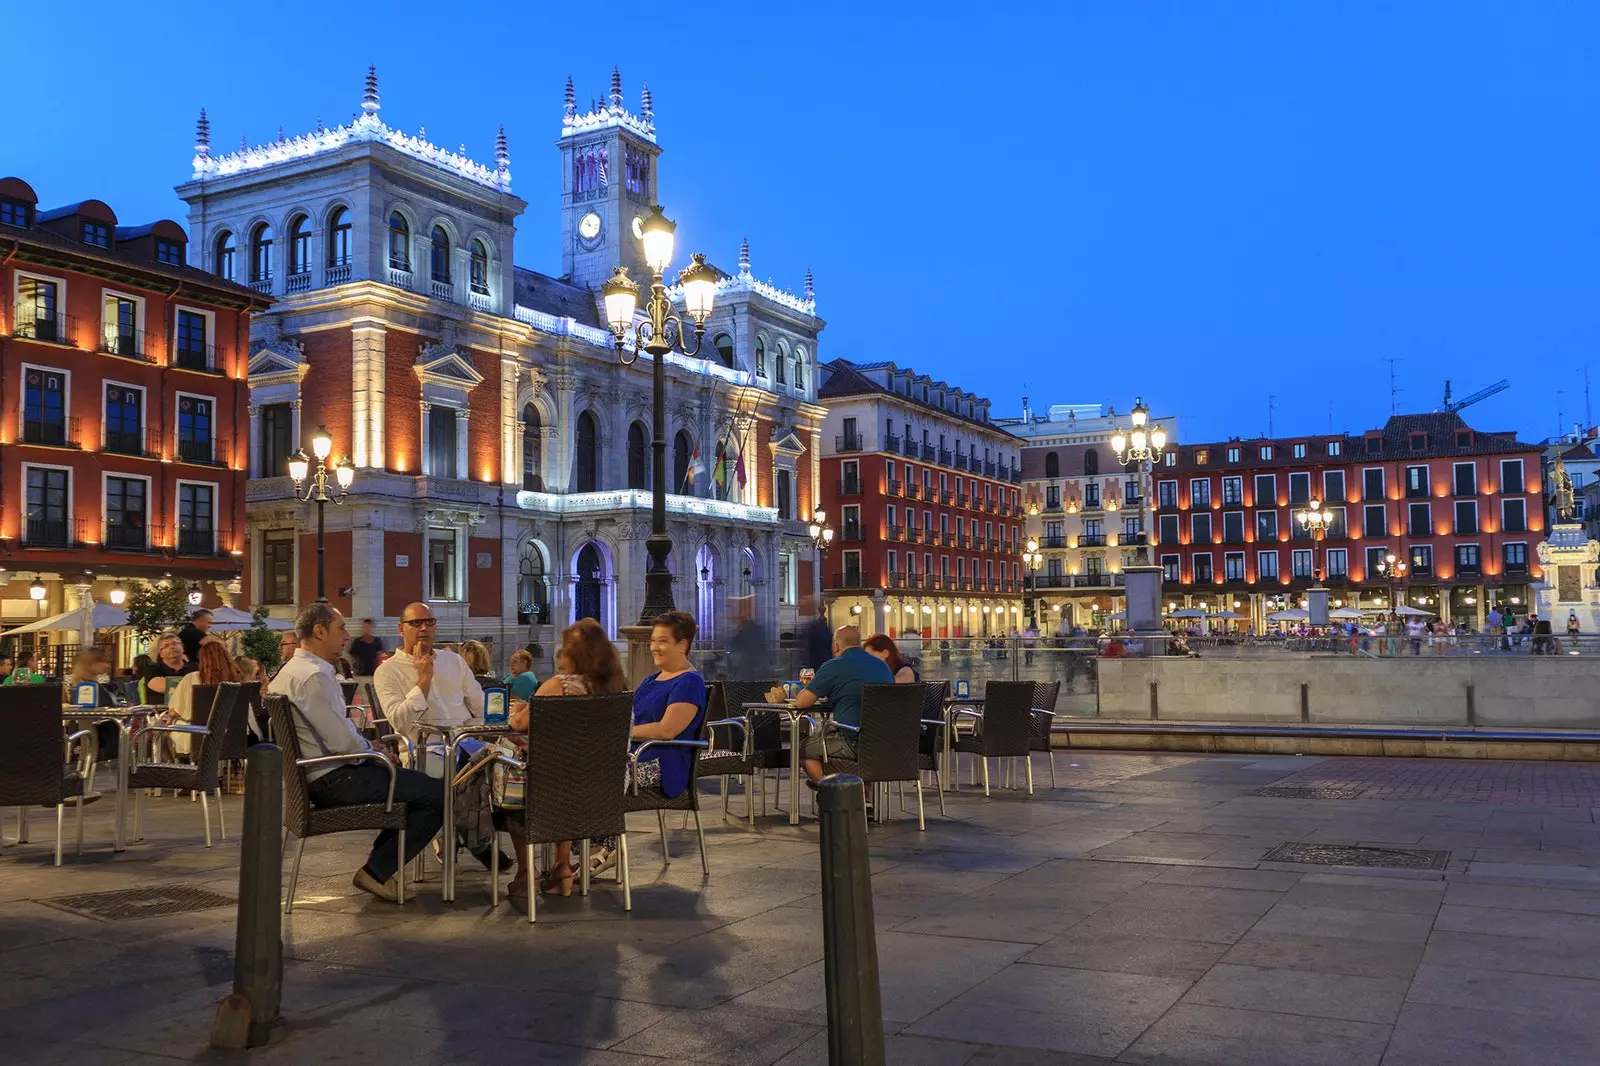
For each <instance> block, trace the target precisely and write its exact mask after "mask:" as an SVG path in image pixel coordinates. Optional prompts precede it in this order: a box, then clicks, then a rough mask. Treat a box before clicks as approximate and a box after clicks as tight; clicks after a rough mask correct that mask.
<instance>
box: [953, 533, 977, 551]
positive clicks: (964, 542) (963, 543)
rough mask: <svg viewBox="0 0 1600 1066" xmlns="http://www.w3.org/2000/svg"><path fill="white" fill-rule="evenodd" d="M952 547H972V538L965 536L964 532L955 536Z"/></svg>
mask: <svg viewBox="0 0 1600 1066" xmlns="http://www.w3.org/2000/svg"><path fill="white" fill-rule="evenodd" d="M953 547H956V548H971V547H972V538H971V537H969V536H967V535H965V534H962V535H960V536H958V537H956V539H955V544H954V545H953Z"/></svg>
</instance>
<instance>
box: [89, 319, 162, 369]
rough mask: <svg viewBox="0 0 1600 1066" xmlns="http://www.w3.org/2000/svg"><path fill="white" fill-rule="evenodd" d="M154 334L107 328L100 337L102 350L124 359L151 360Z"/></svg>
mask: <svg viewBox="0 0 1600 1066" xmlns="http://www.w3.org/2000/svg"><path fill="white" fill-rule="evenodd" d="M152 339H153V338H152V336H151V334H149V333H144V332H139V331H132V332H128V331H123V330H119V329H116V328H111V329H107V330H106V332H105V333H104V334H103V335H102V336H101V338H100V350H101V351H102V352H104V353H106V354H107V355H117V356H121V357H122V358H124V359H138V360H141V361H142V362H146V363H148V362H150V361H151V354H150V353H151V351H152V349H153V345H152V344H151V341H152Z"/></svg>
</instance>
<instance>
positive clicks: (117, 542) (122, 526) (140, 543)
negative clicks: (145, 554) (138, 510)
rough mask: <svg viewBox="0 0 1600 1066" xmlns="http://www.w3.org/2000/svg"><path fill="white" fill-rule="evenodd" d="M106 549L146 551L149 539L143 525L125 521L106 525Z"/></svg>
mask: <svg viewBox="0 0 1600 1066" xmlns="http://www.w3.org/2000/svg"><path fill="white" fill-rule="evenodd" d="M106 547H108V548H114V549H116V550H118V551H137V552H142V551H148V550H149V548H150V537H149V534H148V531H147V530H146V528H145V525H144V523H142V522H140V523H138V524H134V523H131V522H127V521H122V522H107V523H106Z"/></svg>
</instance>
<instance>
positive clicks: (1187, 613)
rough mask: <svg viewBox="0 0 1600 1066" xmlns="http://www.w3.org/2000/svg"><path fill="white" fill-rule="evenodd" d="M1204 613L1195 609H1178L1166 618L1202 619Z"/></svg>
mask: <svg viewBox="0 0 1600 1066" xmlns="http://www.w3.org/2000/svg"><path fill="white" fill-rule="evenodd" d="M1205 616H1206V613H1205V612H1204V611H1202V610H1200V609H1199V608H1197V607H1180V608H1178V609H1177V610H1176V611H1171V612H1169V613H1168V614H1167V617H1168V618H1204V617H1205Z"/></svg>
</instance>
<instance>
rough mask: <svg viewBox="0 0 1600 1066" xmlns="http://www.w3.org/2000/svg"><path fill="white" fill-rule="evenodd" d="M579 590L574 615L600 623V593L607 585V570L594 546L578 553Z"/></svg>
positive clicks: (586, 545) (585, 546) (585, 547)
mask: <svg viewBox="0 0 1600 1066" xmlns="http://www.w3.org/2000/svg"><path fill="white" fill-rule="evenodd" d="M577 578H578V589H577V596H576V597H575V598H574V600H573V604H572V613H573V615H574V616H575V617H577V618H593V619H594V620H595V621H597V622H598V621H600V591H601V587H602V586H603V585H604V583H605V568H604V567H603V566H602V565H601V563H600V553H599V552H598V551H596V550H595V546H594V545H593V544H585V545H584V546H583V550H582V551H580V552H578V573H577Z"/></svg>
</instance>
